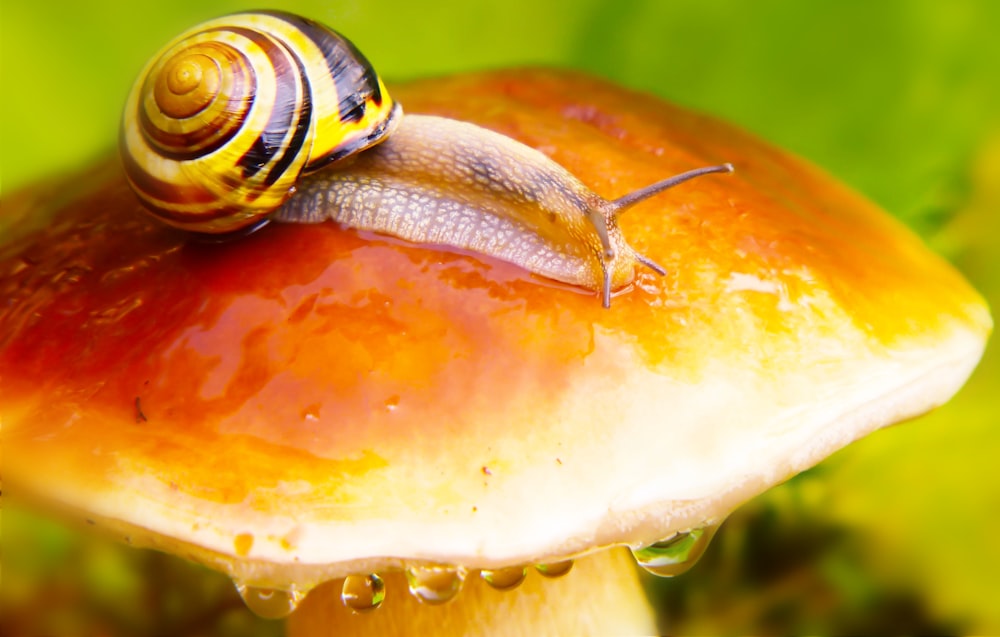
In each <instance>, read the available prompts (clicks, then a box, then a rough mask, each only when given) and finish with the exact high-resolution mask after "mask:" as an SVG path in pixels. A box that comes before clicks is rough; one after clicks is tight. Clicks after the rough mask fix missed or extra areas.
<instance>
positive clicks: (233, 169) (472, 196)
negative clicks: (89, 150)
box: [120, 12, 732, 307]
mask: <svg viewBox="0 0 1000 637" xmlns="http://www.w3.org/2000/svg"><path fill="white" fill-rule="evenodd" d="M122 128H123V132H122V136H121V142H120V147H121V154H122V158H123V164H124V166H125V172H126V175H127V176H128V178H129V182H130V183H131V185H132V187H133V189H134V190H135V191H136V193H137V194H138V195H139V198H140V200H141V201H142V203H143V204H144V205H145V206H146V207H147V209H149V211H150V212H152V213H153V214H154V216H156V217H158V218H160V219H161V220H162V221H164V222H166V223H168V224H170V225H173V226H176V227H179V228H182V229H185V230H191V231H195V232H200V233H209V234H218V233H227V232H232V231H234V230H240V229H248V228H254V227H257V226H259V225H261V224H263V223H266V221H268V220H270V219H274V220H277V221H285V222H299V223H316V222H322V221H326V220H334V221H337V222H340V223H342V224H344V225H347V226H350V227H354V228H358V229H364V230H372V231H376V232H381V233H385V234H389V235H393V236H396V237H400V238H402V239H406V240H409V241H413V242H416V243H430V244H437V245H448V246H454V247H458V248H463V249H466V250H470V251H472V252H476V253H481V254H486V255H490V256H493V257H496V258H499V259H502V260H505V261H509V262H512V263H515V264H517V265H519V266H521V267H524V268H525V269H527V270H529V271H531V272H533V273H536V274H539V275H541V276H544V277H548V278H551V279H555V280H557V281H562V282H565V283H570V284H573V285H577V286H581V287H585V288H588V289H591V290H596V291H600V293H601V298H602V302H603V304H604V306H605V307H608V306H609V305H610V299H611V291H612V289H615V288H619V287H622V286H625V285H627V284H628V283H630V282H631V281H632V280H633V279H634V278H635V269H636V266H638V265H643V266H646V267H649V268H651V269H653V270H654V271H656V272H658V273H660V274H663V273H664V272H665V271H664V270H663V268H661V267H660V266H658V265H656V263H654V262H653V261H651V260H650V259H648V258H646V257H644V256H643V255H641V254H639V253H638V252H636V251H635V250H634V249H632V248H631V246H629V245H628V243H627V242H626V241H625V239H624V237H623V236H622V234H621V231H620V230H619V229H618V225H617V215H618V214H619V213H620V212H621V211H623V210H625V209H626V208H628V207H629V206H631V205H633V204H635V203H638V202H640V201H643V200H645V199H647V198H648V197H651V196H653V195H655V194H657V193H659V192H661V191H663V190H665V189H667V188H670V187H671V186H674V185H676V184H678V183H681V182H684V181H687V180H688V179H691V178H693V177H696V176H699V175H702V174H706V173H711V172H729V171H731V170H732V166H731V165H729V164H725V165H722V166H710V167H707V168H700V169H696V170H692V171H688V172H686V173H682V174H680V175H676V176H674V177H671V178H669V179H666V180H663V181H660V182H657V183H655V184H652V185H651V186H648V187H646V188H642V189H640V190H637V191H635V192H633V193H630V194H629V195H626V196H624V197H621V198H619V199H616V200H607V199H604V198H603V197H600V196H599V195H597V194H596V193H594V192H593V191H591V190H590V189H589V188H587V186H586V185H584V184H583V183H582V182H581V181H580V180H579V179H577V178H576V177H574V176H573V175H572V174H571V173H570V172H569V171H567V170H566V169H565V168H563V167H562V166H560V165H559V164H557V163H556V162H554V161H552V160H551V159H549V158H548V157H547V156H545V155H544V154H542V153H541V152H539V151H537V150H535V149H532V148H530V147H528V146H525V145H524V144H521V143H520V142H517V141H515V140H513V139H511V138H509V137H505V136H503V135H500V134H498V133H495V132H492V131H489V130H487V129H484V128H482V127H479V126H476V125H474V124H470V123H467V122H460V121H457V120H452V119H447V118H442V117H432V116H420V115H407V116H406V117H405V118H403V117H402V110H401V107H400V106H399V105H398V104H396V103H394V102H393V100H392V99H391V97H390V96H389V94H388V92H387V91H386V90H385V86H384V85H383V84H382V81H381V80H380V79H379V78H378V76H377V75H376V74H375V72H374V70H373V69H372V67H371V65H370V64H369V63H368V61H367V60H366V59H365V58H364V56H363V55H362V54H361V53H360V52H358V51H357V49H356V48H354V46H353V45H352V44H351V43H350V42H349V41H348V40H346V39H345V38H343V36H341V35H339V34H338V33H336V32H335V31H333V30H331V29H329V28H327V27H325V26H322V25H320V24H318V23H315V22H312V21H310V20H307V19H305V18H300V17H298V16H295V15H292V14H287V13H282V12H253V13H243V14H236V15H231V16H226V17H223V18H219V19H217V20H213V21H210V22H207V23H204V24H201V25H199V26H197V27H195V28H194V29H191V30H190V31H188V32H186V33H184V34H182V35H181V36H179V37H178V38H177V39H175V40H174V41H173V42H171V43H170V44H169V45H168V46H167V47H166V48H165V49H164V51H163V52H162V53H161V54H160V55H159V56H157V57H156V58H154V60H153V61H151V62H150V63H149V64H148V65H147V67H146V69H145V70H144V72H143V74H142V75H141V76H140V79H139V80H138V81H137V82H136V85H135V87H134V88H133V90H132V93H131V94H130V96H129V99H128V102H127V104H126V110H125V117H124V121H123V127H122ZM362 151H364V152H362ZM347 158H350V159H349V160H347ZM344 160H346V161H344ZM327 167H328V168H327ZM324 168H327V169H326V170H322V171H320V169H324ZM310 173H316V174H315V175H314V176H312V177H310V178H309V179H308V180H303V181H301V182H299V181H298V179H299V177H300V175H306V174H310ZM293 193H297V194H296V196H295V197H292V194H293ZM286 202H287V203H286Z"/></svg>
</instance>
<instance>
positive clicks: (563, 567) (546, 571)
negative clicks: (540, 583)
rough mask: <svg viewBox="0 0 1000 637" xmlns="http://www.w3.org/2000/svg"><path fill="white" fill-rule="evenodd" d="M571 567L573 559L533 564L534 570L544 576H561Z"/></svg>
mask: <svg viewBox="0 0 1000 637" xmlns="http://www.w3.org/2000/svg"><path fill="white" fill-rule="evenodd" d="M571 568H573V560H564V561H562V562H552V563H550V564H535V570H536V571H538V572H539V573H540V574H542V575H544V576H545V577H562V576H563V575H565V574H566V573H569V570H570V569H571Z"/></svg>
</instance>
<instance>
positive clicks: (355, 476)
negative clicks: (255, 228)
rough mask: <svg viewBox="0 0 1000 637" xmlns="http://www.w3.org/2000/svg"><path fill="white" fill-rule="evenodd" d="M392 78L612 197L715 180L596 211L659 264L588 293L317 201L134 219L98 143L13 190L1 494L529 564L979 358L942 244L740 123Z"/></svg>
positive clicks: (371, 567) (838, 443) (200, 529)
mask: <svg viewBox="0 0 1000 637" xmlns="http://www.w3.org/2000/svg"><path fill="white" fill-rule="evenodd" d="M395 94H396V95H397V96H398V98H399V100H400V102H401V103H403V104H405V106H406V109H407V111H408V112H419V113H430V114H438V115H445V116H450V117H455V118H458V119H464V120H468V121H472V122H475V123H478V124H481V125H483V126H486V127H488V128H491V129H494V130H497V131H499V132H501V133H504V134H507V135H510V136H512V137H514V138H516V139H519V140H521V141H523V142H525V143H527V144H529V145H531V146H534V147H536V148H539V149H540V150H542V151H543V152H545V153H547V154H549V155H550V156H552V157H553V158H554V159H555V160H556V161H557V162H559V163H561V164H562V165H563V166H565V167H566V168H568V169H569V170H570V171H571V172H573V173H575V174H576V175H577V176H578V177H580V178H581V179H582V180H583V181H584V182H585V183H587V184H588V185H589V186H591V187H592V188H593V189H594V190H595V191H596V192H598V193H600V194H601V195H604V196H606V197H608V198H613V197H617V196H620V195H622V194H625V193H626V192H628V191H631V190H633V189H635V188H638V187H641V186H644V185H646V184H648V183H651V182H653V181H655V180H657V179H660V178H663V177H664V176H668V175H670V174H674V173H678V172H681V171H683V170H686V169H689V168H693V167H698V166H703V165H707V164H715V163H721V162H725V161H728V162H732V163H733V164H734V165H735V166H736V173H735V174H733V175H730V176H714V177H705V178H701V179H699V180H696V181H694V182H691V183H689V184H685V185H683V186H681V187H678V188H676V189H674V190H672V191H670V192H669V193H666V194H664V195H662V196H659V197H657V198H656V199H654V200H651V201H649V202H646V203H644V204H641V206H637V207H636V209H635V210H634V211H632V212H630V213H629V214H628V215H627V216H625V217H624V218H622V219H621V221H620V226H621V227H622V231H623V233H624V235H625V236H626V238H627V239H628V240H629V242H630V243H632V245H633V246H634V247H635V248H636V249H637V250H639V251H640V252H642V253H643V254H646V255H648V256H649V257H650V258H652V259H653V260H655V261H657V262H658V263H660V264H661V265H663V266H664V267H666V268H667V270H668V274H667V275H666V276H664V277H658V276H657V275H655V274H653V273H651V272H645V271H639V272H638V273H637V279H636V281H635V283H634V285H633V286H632V287H631V289H628V290H626V291H624V292H623V293H621V294H619V295H618V296H617V297H616V298H615V299H614V301H613V302H612V307H611V308H610V309H609V310H606V309H603V308H602V307H601V304H600V302H599V301H598V299H597V298H596V297H595V296H594V295H593V294H591V293H589V292H586V291H581V290H575V289H567V288H566V287H565V286H562V285H559V284H554V283H552V282H549V281H545V280H543V279H540V278H538V277H534V276H532V275H530V274H528V273H526V272H524V271H522V270H520V269H519V268H517V267H516V266H512V265H509V264H506V263H502V262H499V261H496V260H494V259H490V258H487V257H481V256H470V255H467V254H463V253H461V252H460V251H456V250H442V249H436V248H434V247H429V246H416V245H411V244H407V243H405V242H402V241H399V240H395V239H391V238H387V237H383V236H378V235H373V234H367V233H358V232H355V231H352V230H349V229H345V228H341V227H338V226H337V225H336V224H332V223H324V224H318V225H311V226H310V225H281V224H272V225H271V226H269V227H267V228H265V229H264V230H262V231H260V232H258V233H256V234H254V235H251V236H249V237H245V238H242V239H239V240H234V241H230V242H226V243H220V244H209V243H200V242H198V241H196V240H193V239H192V238H191V237H190V236H188V235H185V234H183V233H180V232H178V231H175V230H172V229H169V228H166V227H163V226H161V225H159V224H157V223H156V222H155V221H153V220H151V219H150V218H149V217H148V216H147V215H145V214H143V213H142V212H141V208H140V207H139V204H138V203H137V202H136V201H135V199H134V197H133V195H132V194H131V192H129V190H128V187H127V185H126V183H125V181H124V178H123V177H122V175H121V174H120V169H118V167H117V165H109V166H106V167H104V168H103V169H98V170H97V171H91V172H90V173H88V174H87V175H85V176H80V177H77V178H75V179H73V180H70V181H68V182H65V183H62V184H61V185H60V187H59V188H58V189H57V192H58V196H49V197H48V198H47V199H44V198H37V197H36V198H32V197H27V196H22V197H15V198H14V200H13V202H11V201H10V200H8V202H7V203H8V204H10V205H5V206H4V209H3V213H2V214H3V215H4V216H5V217H6V229H5V231H4V235H5V236H7V239H6V241H5V245H2V246H0V299H3V304H2V305H0V418H2V424H3V435H4V446H5V452H4V460H3V461H4V466H3V473H4V476H3V477H4V481H5V485H4V486H5V488H6V489H7V491H8V493H14V494H18V493H22V494H25V495H26V496H29V495H30V496H31V497H35V498H42V499H44V500H45V501H47V502H53V503H57V504H59V505H61V506H65V507H68V508H69V509H71V510H73V511H77V512H79V513H80V514H81V515H86V516H87V517H88V518H89V519H91V520H93V521H95V522H96V523H97V524H99V525H103V526H105V527H108V528H110V529H112V530H113V531H115V532H117V533H120V534H122V535H124V536H127V538H128V539H129V540H130V541H131V542H133V543H135V544H140V545H148V546H154V547H158V548H161V549H164V550H168V551H171V552H174V553H178V554H181V555H184V556H187V557H190V558H192V559H195V560H198V561H201V562H204V563H206V564H209V565H210V566H213V567H215V568H217V569H219V570H222V571H224V572H227V573H228V574H230V575H232V576H233V577H235V578H238V579H240V580H242V581H244V582H248V583H251V584H254V585H259V586H271V587H287V586H291V585H297V586H299V587H303V588H308V587H310V586H312V585H314V584H316V583H318V582H320V581H323V580H326V579H331V578H335V577H340V576H344V575H346V574H350V573H357V572H373V571H375V572H377V571H379V570H382V569H387V568H396V567H400V566H403V565H405V564H418V563H441V564H454V565H460V566H464V567H467V568H498V567H503V566H510V565H515V564H524V563H534V562H545V561H552V560H554V559H560V558H564V557H567V556H573V555H576V554H580V553H584V552H587V551H590V550H593V549H594V548H596V547H603V546H608V545H615V544H630V545H643V544H647V543H650V542H654V541H657V540H659V539H661V538H663V537H667V536H670V535H671V534H672V533H674V532H675V531H680V530H685V529H690V528H693V527H698V526H703V525H705V524H713V523H717V522H719V521H720V520H721V519H722V518H723V517H724V516H725V515H726V514H727V513H728V512H729V511H731V510H732V509H733V508H734V507H736V506H737V505H739V504H740V503H741V502H743V501H745V500H747V499H748V498H750V497H752V496H754V495H756V494H758V493H760V492H761V491H763V490H765V489H766V488H768V487H770V486H772V485H774V484H776V483H778V482H781V481H783V480H785V479H787V478H788V477H789V476H791V475H793V474H795V473H796V472H798V471H801V470H803V469H805V468H808V467H810V466H812V465H813V464H815V463H817V462H819V461H820V460H822V459H823V458H825V457H826V456H828V455H829V454H831V453H832V452H833V451H835V450H837V449H839V448H841V447H842V446H844V445H845V444H847V443H848V442H850V441H852V440H854V439H857V438H858V437H860V436H863V435H865V434H867V433H869V432H871V431H873V430H875V429H877V428H879V427H882V426H885V425H888V424H891V423H894V422H897V421H900V420H903V419H906V418H910V417H913V416H916V415H918V414H921V413H923V412H925V411H927V410H929V409H931V408H933V407H935V406H937V405H939V404H941V403H943V402H944V401H946V400H947V399H948V398H949V397H950V396H951V395H952V394H953V393H954V392H955V391H956V390H957V389H958V388H959V387H960V386H961V384H962V383H963V382H964V381H965V379H966V378H967V376H968V375H969V374H970V373H971V371H972V369H973V368H974V366H975V364H976V363H977V361H978V360H979V357H980V355H981V353H982V350H983V347H984V343H985V340H986V337H987V336H988V334H989V332H990V330H991V319H990V316H989V313H988V311H987V308H986V306H985V304H984V302H983V300H982V299H981V298H980V297H979V296H978V295H977V294H976V292H975V291H974V290H972V289H971V288H970V286H969V285H968V284H967V283H966V282H965V281H964V280H963V279H962V277H961V276H960V275H959V274H958V273H957V272H956V271H955V270H954V269H953V268H952V267H951V266H949V265H948V264H947V263H946V262H944V261H943V260H942V259H941V258H939V257H938V256H936V255H934V254H933V253H932V252H930V251H929V250H928V249H927V248H925V247H924V246H923V245H921V243H920V242H919V240H918V239H917V238H916V237H915V236H914V235H913V234H911V233H910V232H909V231H908V230H906V229H905V228H904V227H903V226H902V225H901V224H899V223H898V222H896V221H894V220H893V219H892V218H890V217H889V216H888V215H886V214H885V213H884V212H882V211H881V210H879V209H878V208H877V207H876V206H874V205H873V204H872V203H870V202H868V201H866V200H865V199H864V198H862V197H860V196H859V195H857V194H855V193H854V192H852V191H850V190H849V189H847V188H845V187H844V186H842V185H840V184H838V183H837V182H836V181H834V180H832V179H831V178H830V177H828V176H826V175H825V174H823V173H822V172H821V171H819V170H817V169H816V168H814V167H813V166H811V165H809V164H808V163H806V162H804V161H802V160H800V159H798V158H795V157H793V156H791V155H789V154H788V153H785V152H783V151H780V150H777V149H775V148H773V147H771V146H769V145H767V144H766V143H764V142H762V141H760V140H758V139H756V138H754V137H752V136H750V135H748V134H746V133H744V132H741V131H739V130H737V129H735V128H733V127H732V126H729V125H727V124H724V123H721V122H719V121H717V120H715V119H712V118H710V117H706V116H703V115H699V114H694V113H691V112H688V111H685V110H682V109H679V108H676V107H674V106H671V105H669V104H666V103H664V102H662V101H660V100H659V99H656V98H654V97H650V96H646V95H642V94H637V93H633V92H629V91H626V90H623V89H620V88H616V87H614V86H611V85H609V84H606V83H604V82H601V81H598V80H594V79H590V78H587V77H583V76H579V75H575V74H569V73H563V72H550V71H512V72H497V73H487V74H477V75H468V76H460V77H454V78H448V79H440V80H432V81H424V82H418V83H413V84H410V85H405V86H398V87H396V88H395ZM67 193H70V194H69V195H67ZM3 226H4V223H2V222H0V227H3ZM84 512H85V513H84Z"/></svg>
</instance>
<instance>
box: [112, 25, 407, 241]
mask: <svg viewBox="0 0 1000 637" xmlns="http://www.w3.org/2000/svg"><path fill="white" fill-rule="evenodd" d="M400 114H401V109H400V107H399V105H398V104H394V103H393V100H392V98H390V97H389V94H388V92H387V91H386V89H385V86H384V85H383V84H382V81H381V79H379V77H378V75H377V74H376V73H375V71H374V69H373V68H372V66H371V64H369V62H368V60H366V59H365V57H364V56H363V55H362V54H361V53H360V52H359V51H358V50H357V49H356V48H355V47H354V45H353V44H351V42H350V41H348V40H347V39H346V38H344V37H343V36H341V35H340V34H338V33H336V32H335V31H333V30H331V29H329V28H328V27H325V26H323V25H321V24H319V23H317V22H313V21H311V20H308V19H306V18H302V17H299V16H295V15H292V14H288V13H282V12H253V13H240V14H235V15H230V16H225V17H222V18H218V19H216V20H211V21H209V22H205V23H202V24H200V25H198V26H196V27H194V28H193V29H191V30H189V31H187V32H185V33H183V34H181V35H180V36H178V37H177V38H176V39H175V40H173V41H172V42H171V43H170V44H168V45H167V46H166V47H165V48H164V49H163V50H162V51H161V52H160V53H158V54H157V55H156V56H155V57H154V58H153V60H152V61H151V62H150V63H149V64H148V65H147V66H146V68H145V69H144V70H143V72H142V74H141V75H140V76H139V79H138V80H137V81H136V83H135V85H134V86H133V88H132V91H131V93H130V95H129V98H128V101H127V102H126V106H125V114H124V118H123V124H122V135H121V140H120V146H121V155H122V161H123V163H124V166H125V172H126V174H127V175H128V178H129V181H130V183H131V184H132V187H133V189H134V190H135V192H136V193H137V194H138V195H139V198H140V199H141V200H142V202H143V204H145V206H146V207H147V208H149V210H150V211H152V212H153V214H154V215H156V216H157V217H158V218H160V219H162V220H163V221H165V222H166V223H169V224H171V225H173V226H177V227H179V228H184V229H187V230H194V231H197V232H206V233H222V232H229V231H232V230H238V229H241V228H246V227H248V226H252V225H254V224H257V223H260V222H262V221H263V219H264V218H265V216H266V215H267V214H268V213H270V212H272V211H273V210H275V209H276V208H278V207H279V206H280V205H281V204H282V203H284V202H285V200H287V199H288V197H290V196H291V194H292V193H293V192H294V186H295V181H296V179H298V177H299V175H300V174H302V173H308V172H312V171H315V170H318V169H319V168H322V167H324V166H326V165H328V164H330V163H332V162H335V161H337V160H338V159H341V158H343V157H346V156H347V155H350V154H352V153H355V152H358V151H360V150H363V149H365V148H368V147H369V146H372V145H373V144H376V143H378V142H379V141H381V140H382V139H384V138H385V136H386V135H387V134H389V133H390V132H391V131H392V129H393V128H394V127H395V125H396V123H397V122H398V121H399V116H400Z"/></svg>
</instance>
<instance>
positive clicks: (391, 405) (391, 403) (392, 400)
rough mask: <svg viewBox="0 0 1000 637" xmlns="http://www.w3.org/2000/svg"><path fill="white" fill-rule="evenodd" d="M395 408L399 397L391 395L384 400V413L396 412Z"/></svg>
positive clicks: (397, 405)
mask: <svg viewBox="0 0 1000 637" xmlns="http://www.w3.org/2000/svg"><path fill="white" fill-rule="evenodd" d="M397 407H399V396H395V395H393V396H389V397H388V398H386V399H385V410H386V411H389V412H393V411H396V408H397Z"/></svg>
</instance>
